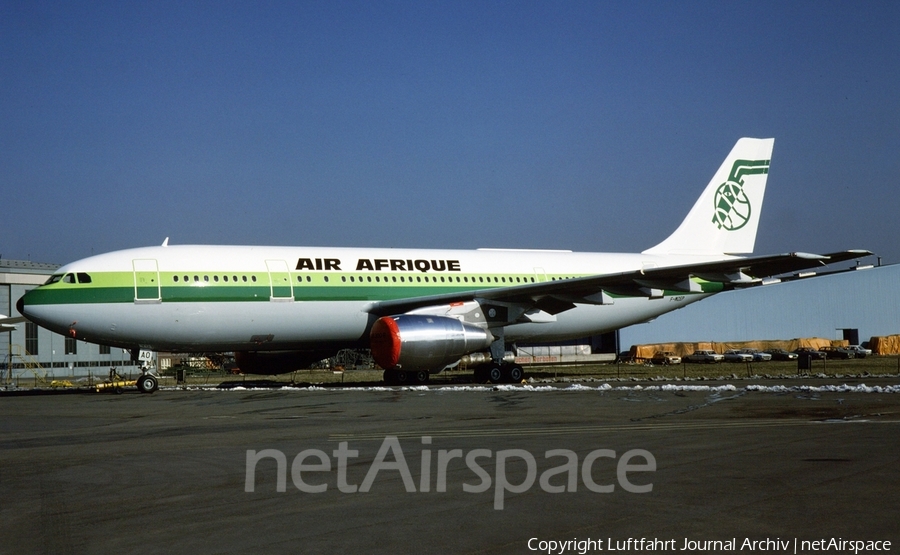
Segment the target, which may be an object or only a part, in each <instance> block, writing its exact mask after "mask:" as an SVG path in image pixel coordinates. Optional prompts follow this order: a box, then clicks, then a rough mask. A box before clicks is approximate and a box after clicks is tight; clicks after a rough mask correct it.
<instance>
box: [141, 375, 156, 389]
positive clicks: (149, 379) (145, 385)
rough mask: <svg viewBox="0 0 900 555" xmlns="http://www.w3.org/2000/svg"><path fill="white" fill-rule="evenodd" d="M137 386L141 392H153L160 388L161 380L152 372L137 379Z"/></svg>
mask: <svg viewBox="0 0 900 555" xmlns="http://www.w3.org/2000/svg"><path fill="white" fill-rule="evenodd" d="M137 388H138V391H140V392H141V393H153V392H154V391H156V390H157V389H159V380H157V379H156V377H155V376H151V375H150V374H144V375H143V376H141V377H140V378H138V380H137Z"/></svg>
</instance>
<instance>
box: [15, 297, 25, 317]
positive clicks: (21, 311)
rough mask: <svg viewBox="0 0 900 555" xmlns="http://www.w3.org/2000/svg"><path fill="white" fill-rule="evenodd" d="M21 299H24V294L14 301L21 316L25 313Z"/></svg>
mask: <svg viewBox="0 0 900 555" xmlns="http://www.w3.org/2000/svg"><path fill="white" fill-rule="evenodd" d="M23 299H25V295H22V296H21V297H19V300H18V301H16V310H17V311H18V312H19V314H21V315H22V316H24V315H25V312H24V311H23V309H24V308H25V303H24V302H23Z"/></svg>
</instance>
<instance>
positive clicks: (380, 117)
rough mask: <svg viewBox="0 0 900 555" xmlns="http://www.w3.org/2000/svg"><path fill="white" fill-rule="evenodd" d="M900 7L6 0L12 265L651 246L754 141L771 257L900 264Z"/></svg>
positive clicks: (0, 145) (2, 135) (5, 158)
mask: <svg viewBox="0 0 900 555" xmlns="http://www.w3.org/2000/svg"><path fill="white" fill-rule="evenodd" d="M898 28H900V2H761V1H754V2H746V3H740V2H621V3H614V2H575V1H572V2H527V1H526V2H462V1H457V2H331V1H329V2H284V3H281V2H261V3H258V4H257V3H234V2H208V3H201V2H172V3H167V2H109V3H104V2H90V3H88V2H77V3H75V2H59V3H57V2H8V1H5V0H4V1H0V207H2V214H3V217H2V219H0V230H2V233H0V254H2V256H3V257H4V258H7V259H30V260H34V261H39V262H57V263H64V262H68V261H71V260H74V259H78V258H82V257H84V256H89V255H91V254H99V253H101V252H105V251H110V250H116V249H121V248H128V247H136V246H145V245H154V244H160V243H162V241H163V239H164V238H165V237H170V238H171V239H170V242H171V243H172V244H176V243H178V244H185V243H215V244H269V245H325V246H393V247H426V248H477V247H511V248H551V249H573V250H579V251H640V250H642V249H644V248H647V247H650V246H652V245H654V244H656V243H657V242H659V241H660V240H662V239H663V238H665V236H667V235H668V234H669V233H670V232H671V231H673V230H674V228H675V227H677V225H678V223H680V221H681V220H682V218H683V217H684V215H685V214H686V213H687V211H688V210H689V209H690V207H691V206H692V205H693V203H694V201H695V199H696V198H697V196H699V194H700V192H701V191H702V189H703V187H704V186H705V185H706V183H707V182H708V181H709V179H710V178H711V177H712V174H713V173H714V171H715V170H716V169H717V168H718V165H719V164H720V163H721V161H722V159H723V158H724V157H725V155H726V154H727V153H728V151H729V150H730V149H731V147H732V146H733V144H734V142H735V141H736V140H737V139H738V138H739V137H741V136H751V137H775V151H774V155H773V160H772V166H771V171H770V174H769V182H768V189H767V194H766V203H765V206H764V207H763V211H762V221H761V226H760V232H759V236H758V240H757V246H756V252H757V254H768V253H776V252H788V251H798V250H799V251H807V252H830V251H835V250H843V249H848V248H866V249H870V250H872V251H875V252H876V253H877V254H879V255H881V256H882V257H883V260H884V262H886V263H888V262H891V263H893V262H900V241H897V236H898V231H897V229H898V225H900V223H898V222H900V187H898V186H897V183H898V180H900V33H897V29H898Z"/></svg>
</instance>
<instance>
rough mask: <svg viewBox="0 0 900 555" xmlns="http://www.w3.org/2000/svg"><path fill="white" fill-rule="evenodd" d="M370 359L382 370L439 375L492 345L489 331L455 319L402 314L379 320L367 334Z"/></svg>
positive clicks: (492, 340) (492, 337) (491, 336)
mask: <svg viewBox="0 0 900 555" xmlns="http://www.w3.org/2000/svg"><path fill="white" fill-rule="evenodd" d="M369 342H370V344H371V347H372V358H374V359H375V362H376V363H378V366H381V367H382V368H384V369H385V370H399V369H401V368H402V369H403V370H406V371H408V372H415V371H419V370H428V371H431V372H440V371H441V370H443V369H444V368H446V367H447V366H450V365H452V364H453V363H455V362H456V361H458V360H459V359H460V358H461V357H462V356H463V355H467V354H469V353H474V352H475V351H480V350H482V349H487V348H488V347H490V346H491V343H493V342H494V336H493V335H491V332H489V331H488V330H485V329H482V328H479V327H478V326H473V325H472V324H466V323H465V322H461V321H459V320H457V319H455V318H446V317H443V316H424V315H415V314H403V315H400V316H385V317H384V318H380V319H378V321H376V322H375V324H374V325H373V326H372V331H371V333H370V334H369Z"/></svg>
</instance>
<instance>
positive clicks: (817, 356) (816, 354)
mask: <svg viewBox="0 0 900 555" xmlns="http://www.w3.org/2000/svg"><path fill="white" fill-rule="evenodd" d="M794 353H796V354H797V355H809V357H810V358H811V359H813V360H822V359H824V358H825V353H823V352H822V351H817V350H816V349H811V348H809V347H800V348H799V349H794Z"/></svg>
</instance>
